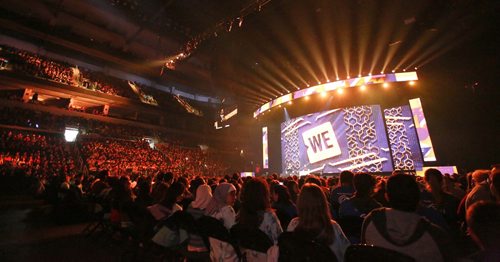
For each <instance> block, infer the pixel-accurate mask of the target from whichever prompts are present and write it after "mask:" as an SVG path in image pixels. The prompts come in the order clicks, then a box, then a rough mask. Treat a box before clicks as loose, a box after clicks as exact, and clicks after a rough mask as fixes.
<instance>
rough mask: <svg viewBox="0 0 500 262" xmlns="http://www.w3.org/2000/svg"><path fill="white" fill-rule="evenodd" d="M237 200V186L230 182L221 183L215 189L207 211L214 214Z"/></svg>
mask: <svg viewBox="0 0 500 262" xmlns="http://www.w3.org/2000/svg"><path fill="white" fill-rule="evenodd" d="M235 201H236V188H235V187H234V186H233V184H230V183H226V182H223V183H220V184H219V185H218V186H217V187H216V188H215V190H214V193H213V195H212V199H211V200H210V203H208V205H207V207H206V209H205V213H207V214H208V215H212V214H215V213H217V212H218V211H219V210H220V209H221V208H223V207H225V206H233V205H234V202H235Z"/></svg>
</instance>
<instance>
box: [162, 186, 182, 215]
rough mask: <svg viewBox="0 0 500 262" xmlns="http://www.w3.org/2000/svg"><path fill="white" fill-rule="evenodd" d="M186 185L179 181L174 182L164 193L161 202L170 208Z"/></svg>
mask: <svg viewBox="0 0 500 262" xmlns="http://www.w3.org/2000/svg"><path fill="white" fill-rule="evenodd" d="M184 190H186V186H185V185H184V184H183V183H180V182H174V183H173V184H172V185H171V186H170V187H169V188H168V189H167V193H166V194H165V198H163V200H162V201H161V204H162V205H163V206H165V207H167V208H170V209H171V208H172V207H173V206H174V204H175V203H176V202H177V198H178V197H179V196H180V195H182V194H183V193H184Z"/></svg>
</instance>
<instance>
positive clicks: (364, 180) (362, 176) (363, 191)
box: [352, 173, 375, 197]
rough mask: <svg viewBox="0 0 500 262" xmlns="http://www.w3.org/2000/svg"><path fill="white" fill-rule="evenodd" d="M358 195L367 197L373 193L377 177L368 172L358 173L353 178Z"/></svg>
mask: <svg viewBox="0 0 500 262" xmlns="http://www.w3.org/2000/svg"><path fill="white" fill-rule="evenodd" d="M352 181H353V185H354V190H355V191H356V193H355V194H356V196H358V197H367V196H370V195H371V194H372V193H373V187H374V186H375V178H373V176H372V175H370V174H368V173H357V174H355V175H354V178H353V179H352Z"/></svg>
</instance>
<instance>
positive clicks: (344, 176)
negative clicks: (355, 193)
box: [340, 170, 354, 186]
mask: <svg viewBox="0 0 500 262" xmlns="http://www.w3.org/2000/svg"><path fill="white" fill-rule="evenodd" d="M353 177H354V174H353V173H352V172H351V171H348V170H344V171H342V172H340V185H342V186H352V179H353Z"/></svg>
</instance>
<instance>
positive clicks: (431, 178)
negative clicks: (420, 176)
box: [424, 168, 443, 191]
mask: <svg viewBox="0 0 500 262" xmlns="http://www.w3.org/2000/svg"><path fill="white" fill-rule="evenodd" d="M424 178H425V182H426V183H427V185H428V186H429V188H430V189H431V191H435V190H437V191H440V190H441V188H442V186H443V174H442V173H441V171H439V170H437V169H435V168H429V169H427V170H425V173H424Z"/></svg>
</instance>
